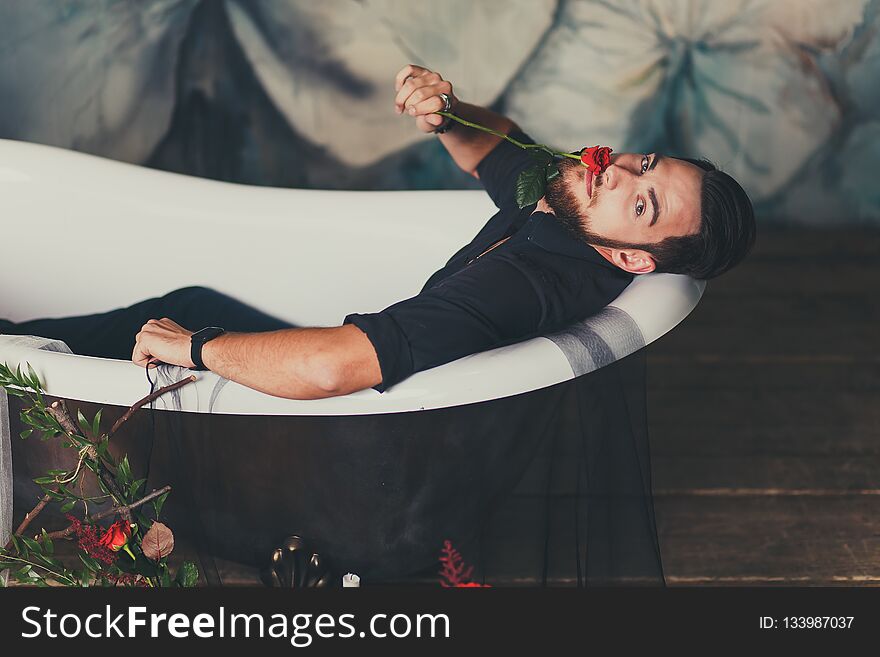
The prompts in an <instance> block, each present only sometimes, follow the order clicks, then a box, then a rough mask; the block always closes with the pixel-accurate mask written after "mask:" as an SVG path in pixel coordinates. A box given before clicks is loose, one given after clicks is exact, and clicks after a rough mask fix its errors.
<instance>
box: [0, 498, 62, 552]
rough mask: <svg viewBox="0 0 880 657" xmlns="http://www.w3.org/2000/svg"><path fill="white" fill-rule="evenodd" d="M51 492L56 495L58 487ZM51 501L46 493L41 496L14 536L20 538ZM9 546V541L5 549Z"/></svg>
mask: <svg viewBox="0 0 880 657" xmlns="http://www.w3.org/2000/svg"><path fill="white" fill-rule="evenodd" d="M53 490H54V491H55V492H56V493H57V492H58V486H55V488H54V489H53ZM51 500H52V496H51V495H49V494H48V493H47V494H45V495H43V497H42V498H41V499H40V501H39V502H37V505H36V506H35V507H34V508H33V509H31V510H30V512H28V513H27V514H26V515H25V517H24V520H22V521H21V524H20V525H19V526H18V528H17V529H16V530H15V535H16V536H21V535H22V533H24V531H25V530H26V529H27V528H28V526H30V524H31V522H32V521H33V519H34V518H36V517H37V516H38V515H40V511H42V510H43V509H45V508H46V505H47V504H48V503H49V502H50V501H51ZM11 544H12V541H10V542H9V543H7V544H6V547H7V548H9V546H10V545H11Z"/></svg>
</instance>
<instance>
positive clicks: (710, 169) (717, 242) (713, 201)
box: [647, 157, 757, 279]
mask: <svg viewBox="0 0 880 657" xmlns="http://www.w3.org/2000/svg"><path fill="white" fill-rule="evenodd" d="M678 159H680V160H684V161H685V162H690V163H691V164H694V165H696V166H698V167H700V168H701V169H702V170H703V171H705V173H704V174H703V181H702V184H701V186H700V231H699V232H698V233H697V234H696V235H685V236H683V237H667V238H666V239H664V240H661V241H660V242H657V243H655V244H652V245H651V246H650V247H649V248H648V249H647V250H648V251H649V253H650V254H651V255H652V256H653V258H654V262H655V264H656V269H655V271H658V272H671V273H675V274H687V275H689V276H693V277H694V278H701V279H708V278H714V277H715V276H718V275H719V274H723V273H724V272H726V271H727V270H728V269H730V268H731V267H733V266H735V265H737V264H739V262H741V261H742V259H743V258H745V257H746V255H747V254H748V252H749V251H750V250H751V248H752V246H753V245H754V244H755V237H756V232H757V229H756V225H755V213H754V210H753V208H752V202H751V200H749V196H748V194H746V192H745V190H744V189H743V188H742V186H740V184H739V183H738V182H737V181H736V180H734V179H733V178H732V177H731V176H729V175H728V174H726V173H724V172H723V171H719V170H718V169H717V168H716V167H715V165H714V164H712V163H711V162H710V161H709V160H706V159H699V160H693V159H690V158H686V157H681V158H678Z"/></svg>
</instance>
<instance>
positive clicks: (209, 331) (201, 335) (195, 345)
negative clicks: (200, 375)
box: [189, 326, 226, 371]
mask: <svg viewBox="0 0 880 657" xmlns="http://www.w3.org/2000/svg"><path fill="white" fill-rule="evenodd" d="M224 333H226V330H225V329H222V328H220V327H219V326H207V327H205V328H203V329H202V330H201V331H196V332H195V333H193V334H192V337H191V338H190V345H191V346H190V351H189V354H190V356H189V357H190V359H191V360H192V362H193V364H194V365H195V367H192V368H190V369H193V370H198V371H205V370H207V369H208V368H207V367H205V363H204V361H203V360H202V347H204V346H205V344H206V343H207V342H210V341H211V340H213V339H214V338H216V337H218V336H221V335H223V334H224Z"/></svg>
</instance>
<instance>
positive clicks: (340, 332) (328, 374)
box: [132, 317, 382, 399]
mask: <svg viewBox="0 0 880 657" xmlns="http://www.w3.org/2000/svg"><path fill="white" fill-rule="evenodd" d="M191 335H192V331H189V330H187V329H185V328H184V327H182V326H180V325H179V324H177V323H176V322H174V321H172V320H171V319H168V318H167V317H163V318H162V319H151V320H149V321H148V322H147V323H146V324H145V325H144V327H143V328H142V329H141V331H140V332H139V333H138V334H137V336H136V337H135V347H134V353H133V354H132V360H133V361H134V362H135V363H136V364H137V365H140V366H141V367H146V366H147V365H148V364H149V363H150V362H152V361H153V360H159V361H162V362H164V363H169V364H173V365H181V366H183V367H193V362H192V360H191V357H190V345H191V339H190V336H191ZM202 361H203V362H204V363H205V365H206V366H207V367H208V369H210V370H211V371H213V372H216V373H217V374H219V375H220V376H222V377H223V378H226V379H229V380H230V381H235V382H236V383H240V384H242V385H244V386H247V387H248V388H253V389H254V390H259V391H260V392H265V393H267V394H269V395H275V396H276V397H285V398H288V399H321V398H324V397H335V396H338V395H347V394H349V393H351V392H355V391H357V390H362V389H364V388H371V387H373V386H376V385H378V384H379V383H380V382H381V381H382V372H381V369H380V367H379V360H378V357H377V355H376V350H375V349H374V348H373V344H372V343H371V342H370V340H369V338H367V336H366V335H365V334H364V333H363V332H362V331H361V330H360V329H358V328H357V327H356V326H352V325H345V326H334V327H326V328H324V327H318V328H292V329H282V330H280V331H266V332H263V333H225V334H223V335H221V336H219V337H217V338H215V339H213V340H211V341H210V342H208V343H207V344H205V346H204V347H203V348H202Z"/></svg>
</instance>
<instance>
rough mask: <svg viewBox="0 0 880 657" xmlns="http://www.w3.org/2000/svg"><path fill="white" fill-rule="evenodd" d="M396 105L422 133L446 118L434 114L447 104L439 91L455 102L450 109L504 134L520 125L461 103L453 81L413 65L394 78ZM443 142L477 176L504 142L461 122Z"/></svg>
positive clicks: (459, 161) (475, 106)
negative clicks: (454, 90)
mask: <svg viewBox="0 0 880 657" xmlns="http://www.w3.org/2000/svg"><path fill="white" fill-rule="evenodd" d="M394 89H395V91H397V96H395V98H394V107H395V109H396V110H397V112H398V113H399V114H403V113H405V114H407V115H408V116H413V117H415V119H416V127H417V128H418V129H419V130H421V131H422V132H434V130H436V128H437V127H438V126H439V125H441V124H442V123H443V121H444V118H443V117H442V116H440V115H439V114H435V112H437V111H438V110H442V109H443V107H444V104H445V103H444V101H443V98H441V96H440V94H446V95H447V96H449V99H450V101H451V103H452V108H451V111H452V112H454V113H455V114H456V115H457V116H460V117H461V118H463V119H466V120H468V121H472V122H474V123H479V124H480V125H484V126H486V127H487V128H492V129H493V130H497V131H499V132H503V133H504V134H508V133H509V132H510V131H511V130H513V129H515V128H517V125H516V124H515V123H514V122H513V121H511V120H510V119H508V118H507V117H506V116H501V115H500V114H496V113H495V112H493V111H491V110H488V109H486V108H485V107H479V106H477V105H471V104H469V103H462V102H460V101H459V100H458V98H456V97H455V94H454V93H453V91H452V84H451V83H450V82H449V81H447V80H444V79H443V78H442V77H441V76H440V74H438V73H435V72H434V71H429V70H428V69H426V68H422V67H421V66H414V65H412V64H410V65H408V66H405V67H403V68H402V69H401V70H400V72H398V74H397V76H396V77H395V79H394ZM439 137H440V143H442V144H443V146H444V147H445V148H446V150H447V151H449V154H450V155H451V156H452V159H453V160H454V161H455V163H456V164H457V165H458V166H459V167H460V168H461V169H462V170H463V171H467V172H468V173H469V174H471V175H472V176H474V177H479V176H477V172H476V169H477V165H478V164H479V163H480V162H482V161H483V158H484V157H486V155H488V154H489V152H490V151H491V150H492V149H493V148H495V146H496V144H498V142H499V141H501V138H500V137H496V136H495V135H491V134H489V133H487V132H482V131H481V130H474V129H473V128H468V127H466V126H462V125H456V126H455V127H454V129H452V130H450V131H449V132H446V133H444V134H441V135H439Z"/></svg>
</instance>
